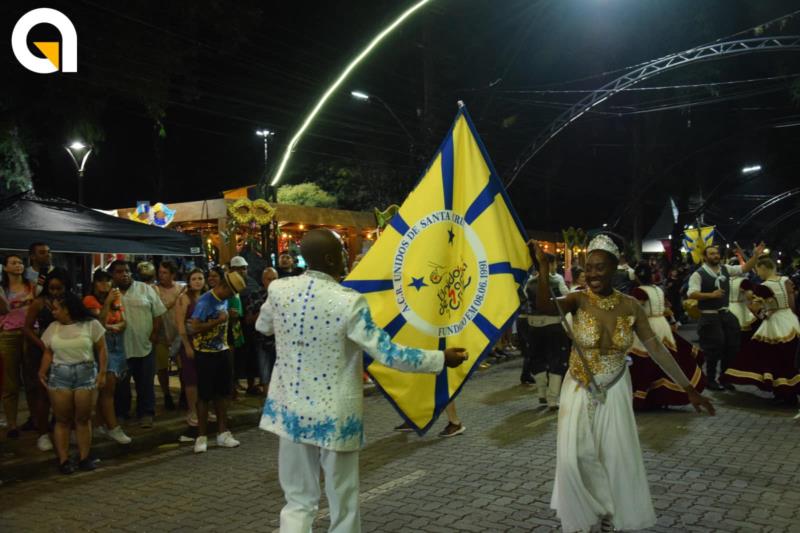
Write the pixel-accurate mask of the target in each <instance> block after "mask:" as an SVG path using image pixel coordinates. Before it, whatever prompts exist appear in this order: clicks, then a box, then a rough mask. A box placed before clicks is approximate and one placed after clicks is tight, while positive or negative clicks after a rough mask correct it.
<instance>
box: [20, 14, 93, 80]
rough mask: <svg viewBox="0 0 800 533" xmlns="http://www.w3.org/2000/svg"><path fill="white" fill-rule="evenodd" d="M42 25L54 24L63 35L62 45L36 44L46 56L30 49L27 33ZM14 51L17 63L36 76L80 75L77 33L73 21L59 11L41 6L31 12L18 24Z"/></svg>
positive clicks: (53, 43) (50, 43) (55, 43)
mask: <svg viewBox="0 0 800 533" xmlns="http://www.w3.org/2000/svg"><path fill="white" fill-rule="evenodd" d="M39 24H51V25H53V26H55V27H56V29H57V30H58V32H59V33H60V34H61V42H60V43H59V42H58V41H45V42H34V43H33V45H34V46H35V47H36V48H38V49H39V51H40V52H41V53H42V54H44V57H37V56H35V55H33V54H32V53H31V51H30V50H29V49H28V33H30V31H31V29H32V28H33V27H34V26H37V25H39ZM11 49H12V50H13V51H14V55H15V56H16V58H17V61H19V62H20V64H21V65H22V66H23V67H25V68H26V69H28V70H30V71H31V72H36V73H37V74H52V73H53V72H58V71H59V70H60V71H61V72H78V34H77V32H76V31H75V26H73V25H72V22H71V21H70V20H69V19H68V18H67V17H66V15H64V14H63V13H61V12H60V11H56V10H55V9H50V8H49V7H41V8H39V9H34V10H33V11H28V12H27V13H25V14H24V15H23V16H22V18H20V19H19V20H18V21H17V24H16V25H15V26H14V31H13V32H12V33H11Z"/></svg>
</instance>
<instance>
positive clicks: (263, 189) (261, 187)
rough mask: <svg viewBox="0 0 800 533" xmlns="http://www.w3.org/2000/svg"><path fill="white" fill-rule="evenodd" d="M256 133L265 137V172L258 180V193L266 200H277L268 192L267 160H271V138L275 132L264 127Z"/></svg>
mask: <svg viewBox="0 0 800 533" xmlns="http://www.w3.org/2000/svg"><path fill="white" fill-rule="evenodd" d="M256 135H258V136H259V137H261V138H263V139H264V174H263V175H262V177H261V179H260V180H258V193H259V194H260V195H262V196H263V197H264V198H265V199H266V200H271V201H275V199H274V198H270V197H269V196H270V195H268V194H267V193H268V191H267V171H268V167H267V162H268V161H269V140H270V139H271V138H272V137H274V136H275V132H274V131H272V130H268V129H266V128H264V129H260V130H256Z"/></svg>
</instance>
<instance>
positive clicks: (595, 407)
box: [531, 235, 714, 532]
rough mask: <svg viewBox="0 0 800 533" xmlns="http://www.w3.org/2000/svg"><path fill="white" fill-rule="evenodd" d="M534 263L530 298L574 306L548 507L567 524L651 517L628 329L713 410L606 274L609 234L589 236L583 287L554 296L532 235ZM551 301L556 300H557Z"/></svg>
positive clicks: (700, 404)
mask: <svg viewBox="0 0 800 533" xmlns="http://www.w3.org/2000/svg"><path fill="white" fill-rule="evenodd" d="M531 247H532V248H533V250H532V251H533V252H534V254H535V257H536V260H537V262H538V268H539V273H540V275H539V279H540V280H545V282H544V283H542V286H541V287H540V288H539V291H538V294H537V302H536V305H537V307H538V308H539V309H544V310H547V311H546V312H550V313H552V314H558V313H572V315H573V317H574V318H573V322H574V326H573V332H572V336H573V348H572V353H571V354H570V360H569V371H568V372H567V375H566V376H565V378H564V383H563V386H562V388H561V399H560V405H561V408H560V410H559V415H558V438H557V440H558V444H557V446H558V450H557V458H556V479H555V486H554V487H553V497H552V500H551V504H550V505H551V507H553V508H554V509H555V510H556V513H557V515H558V517H559V519H560V520H561V525H562V528H563V530H564V531H565V532H571V531H589V530H590V529H591V528H592V527H593V526H595V525H596V524H597V523H598V522H601V523H602V530H603V531H612V530H614V529H619V530H635V529H643V528H647V527H650V526H652V525H654V524H655V523H656V517H655V512H654V510H653V504H652V501H651V498H650V489H649V487H648V485H647V476H646V473H645V470H644V462H643V460H642V451H641V448H640V446H639V436H638V434H637V431H636V421H635V419H634V415H633V407H632V401H631V397H632V390H631V378H630V373H629V372H628V366H627V361H626V355H627V353H628V351H629V350H630V348H631V346H632V344H633V341H634V334H635V335H637V336H638V337H639V339H641V340H642V343H643V344H644V345H645V347H646V348H647V350H648V353H650V355H651V357H652V359H653V360H654V361H655V362H656V363H657V364H658V365H659V366H660V367H661V369H662V370H664V372H665V373H666V374H667V375H668V376H669V377H670V379H671V380H672V381H673V382H675V383H677V384H678V385H680V386H681V387H683V389H684V390H685V391H686V394H687V396H688V399H689V402H690V403H691V404H692V406H694V408H695V409H696V410H697V411H698V412H699V411H700V410H701V409H705V410H706V411H708V412H709V413H710V414H714V408H713V406H712V405H711V403H710V402H709V401H708V399H707V398H705V397H703V396H701V395H700V393H698V392H697V391H696V390H695V389H694V387H692V385H691V384H690V382H689V380H688V379H687V378H686V376H685V375H684V373H683V371H681V368H680V366H678V364H677V363H676V362H675V359H674V358H673V357H672V355H671V354H670V352H669V351H668V350H667V349H666V348H665V347H664V345H663V344H662V343H661V342H660V340H659V339H658V338H656V336H655V335H654V333H653V331H652V329H651V328H650V325H649V323H648V320H647V316H646V315H645V313H644V311H643V310H642V307H641V306H640V305H639V303H638V302H637V301H636V300H634V299H633V298H631V297H629V296H625V295H623V294H622V293H620V292H619V291H615V290H614V289H613V288H612V286H611V279H612V276H613V274H614V272H615V271H616V269H617V264H618V261H619V256H620V253H619V248H618V247H617V245H616V244H615V243H614V241H612V240H611V238H610V237H608V236H607V235H598V236H597V237H595V238H594V239H593V240H592V242H591V243H590V244H589V249H588V255H587V260H586V282H587V286H588V290H587V291H582V292H574V293H570V294H568V295H567V296H566V297H564V298H559V299H558V300H557V301H555V300H553V299H552V298H551V297H550V296H549V292H548V287H547V284H546V280H547V275H548V273H549V272H548V268H549V264H548V262H547V261H545V260H544V257H545V256H544V254H543V252H542V250H541V248H540V247H539V246H538V245H536V243H534V242H531ZM556 302H557V304H558V305H557V306H556Z"/></svg>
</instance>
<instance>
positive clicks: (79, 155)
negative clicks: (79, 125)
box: [64, 141, 93, 205]
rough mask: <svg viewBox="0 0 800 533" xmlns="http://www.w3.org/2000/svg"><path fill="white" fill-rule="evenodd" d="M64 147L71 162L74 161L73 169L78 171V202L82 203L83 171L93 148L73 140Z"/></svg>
mask: <svg viewBox="0 0 800 533" xmlns="http://www.w3.org/2000/svg"><path fill="white" fill-rule="evenodd" d="M64 149H65V150H66V151H67V153H68V154H69V157H70V158H71V159H72V162H73V163H75V170H77V171H78V203H79V204H80V205H83V202H84V196H83V173H84V170H85V169H86V160H87V159H89V155H90V154H91V153H92V149H93V148H92V147H91V146H88V145H85V144H83V143H82V142H80V141H75V142H73V143H72V144H70V145H68V146H65V147H64ZM79 160H80V162H79Z"/></svg>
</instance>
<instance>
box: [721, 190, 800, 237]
mask: <svg viewBox="0 0 800 533" xmlns="http://www.w3.org/2000/svg"><path fill="white" fill-rule="evenodd" d="M797 195H800V187H797V188H795V189H790V190H788V191H785V192H782V193H780V194H776V195H775V196H773V197H772V198H770V199H769V200H767V201H766V202H764V203H762V204H759V205H758V206H756V207H754V208H753V209H752V210H751V211H750V212H749V213H747V214H746V215H745V216H743V217H742V219H741V220H739V223H738V224H737V225H736V229H734V230H733V234H732V235H731V239H733V238H734V237H735V236H736V235H737V234H738V233H739V230H740V229H742V228H743V227H745V226H746V225H747V223H748V222H750V221H751V220H753V219H754V218H755V217H757V216H758V215H759V214H761V213H762V212H763V211H765V210H767V209H769V208H770V207H772V206H774V205H775V204H777V203H779V202H782V201H783V200H788V199H789V198H792V197H794V196H797ZM770 229H771V228H770Z"/></svg>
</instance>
